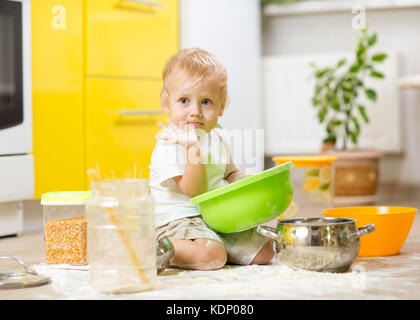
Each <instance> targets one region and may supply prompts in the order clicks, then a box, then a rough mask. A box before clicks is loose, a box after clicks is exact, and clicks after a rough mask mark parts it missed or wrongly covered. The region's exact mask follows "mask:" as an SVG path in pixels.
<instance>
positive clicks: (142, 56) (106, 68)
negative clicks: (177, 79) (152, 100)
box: [86, 0, 178, 79]
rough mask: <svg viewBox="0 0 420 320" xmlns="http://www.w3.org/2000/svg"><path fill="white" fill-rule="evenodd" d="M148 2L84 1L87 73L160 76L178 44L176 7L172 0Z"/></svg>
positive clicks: (127, 0)
mask: <svg viewBox="0 0 420 320" xmlns="http://www.w3.org/2000/svg"><path fill="white" fill-rule="evenodd" d="M140 2H141V1H140ZM149 2H151V3H154V5H148V4H142V3H139V2H136V1H135V0H131V1H129V0H112V1H109V0H108V1H104V0H89V1H87V5H86V41H87V43H86V45H87V56H86V60H87V64H86V73H87V74H88V75H101V76H113V77H115V76H117V77H148V78H152V79H160V77H161V72H162V66H163V64H164V62H165V60H166V59H167V58H168V54H172V53H174V52H175V51H176V49H177V46H178V28H177V23H178V10H177V9H178V8H177V1H173V0H166V1H165V0H157V1H153V0H150V1H149Z"/></svg>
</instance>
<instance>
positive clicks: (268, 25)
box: [262, 2, 420, 184]
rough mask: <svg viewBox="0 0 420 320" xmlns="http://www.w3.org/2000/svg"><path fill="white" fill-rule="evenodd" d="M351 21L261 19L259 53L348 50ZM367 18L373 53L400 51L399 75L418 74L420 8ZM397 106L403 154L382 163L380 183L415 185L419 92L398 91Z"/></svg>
mask: <svg viewBox="0 0 420 320" xmlns="http://www.w3.org/2000/svg"><path fill="white" fill-rule="evenodd" d="M362 3H363V2H362ZM353 17H354V16H353V14H352V13H351V10H348V11H347V12H328V13H316V14H304V15H286V16H283V15H281V16H280V15H279V16H265V17H264V18H263V27H262V31H263V55H276V54H308V53H327V52H344V51H352V50H353V48H354V46H355V42H356V39H357V32H356V31H355V30H354V29H353V28H352V19H353ZM366 18H367V23H368V24H369V26H370V29H371V30H372V31H376V32H377V33H378V36H379V42H378V44H377V46H376V47H375V50H378V51H380V50H383V51H386V50H397V51H398V52H399V53H400V54H399V56H400V66H399V70H400V76H404V75H411V74H413V73H420V36H419V30H420V8H419V7H416V8H410V9H392V10H391V9H390V10H373V9H372V10H370V9H368V10H367V12H366ZM400 105H401V127H402V132H401V134H402V139H403V150H404V151H403V153H402V154H399V155H389V156H386V157H385V158H384V159H383V161H382V162H381V181H382V182H391V181H392V182H401V183H414V184H419V183H420V165H419V164H420V126H419V124H420V90H418V91H416V90H414V89H410V90H401V94H400Z"/></svg>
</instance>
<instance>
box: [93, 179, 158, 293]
mask: <svg viewBox="0 0 420 320" xmlns="http://www.w3.org/2000/svg"><path fill="white" fill-rule="evenodd" d="M86 214H87V220H88V257H89V265H90V284H91V286H92V287H93V288H94V289H95V290H97V291H99V292H108V293H121V292H139V291H145V290H150V289H153V288H154V286H155V283H156V278H157V269H156V250H155V223H154V203H153V200H152V197H151V195H150V191H149V183H148V180H147V179H109V180H101V181H97V182H92V198H91V199H90V200H89V201H88V203H87V204H86Z"/></svg>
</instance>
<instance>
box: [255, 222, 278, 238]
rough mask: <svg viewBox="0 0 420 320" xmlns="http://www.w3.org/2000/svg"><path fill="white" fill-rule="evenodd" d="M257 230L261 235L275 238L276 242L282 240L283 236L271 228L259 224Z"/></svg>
mask: <svg viewBox="0 0 420 320" xmlns="http://www.w3.org/2000/svg"><path fill="white" fill-rule="evenodd" d="M257 232H258V233H259V234H261V235H263V236H264V237H267V238H270V239H273V240H276V241H278V242H283V236H282V235H281V234H277V233H276V232H274V229H273V228H270V227H267V226H262V225H259V226H257Z"/></svg>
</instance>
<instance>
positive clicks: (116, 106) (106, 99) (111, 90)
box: [86, 78, 167, 178]
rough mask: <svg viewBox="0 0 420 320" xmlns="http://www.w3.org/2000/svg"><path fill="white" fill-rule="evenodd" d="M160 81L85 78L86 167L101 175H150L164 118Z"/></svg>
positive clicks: (119, 176) (118, 176)
mask: <svg viewBox="0 0 420 320" xmlns="http://www.w3.org/2000/svg"><path fill="white" fill-rule="evenodd" d="M161 87H162V84H161V81H140V80H121V79H103V78H101V79H87V82H86V111H87V112H86V156H87V166H88V167H95V166H96V163H98V165H99V169H100V172H101V175H102V177H104V178H105V177H107V178H111V177H117V178H125V177H126V178H128V177H134V175H135V176H137V177H142V178H148V177H149V169H148V166H149V164H150V158H151V155H152V151H153V148H154V146H155V143H156V140H155V138H154V137H155V135H156V133H157V132H158V131H159V130H160V128H159V127H158V122H159V121H164V119H166V118H167V116H166V115H164V114H162V111H161V108H160V104H159V93H160V89H161Z"/></svg>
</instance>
